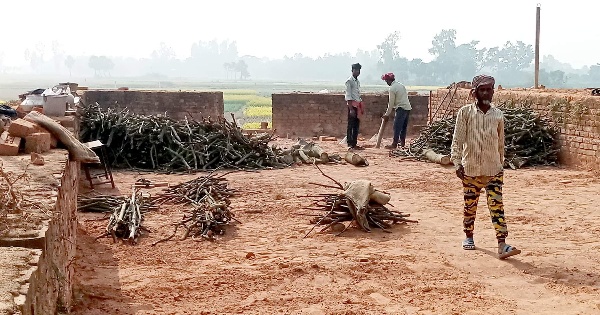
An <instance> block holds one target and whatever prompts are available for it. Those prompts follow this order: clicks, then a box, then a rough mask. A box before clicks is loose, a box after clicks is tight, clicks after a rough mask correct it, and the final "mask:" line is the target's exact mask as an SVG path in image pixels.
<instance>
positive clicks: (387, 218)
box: [305, 194, 417, 237]
mask: <svg viewBox="0 0 600 315" xmlns="http://www.w3.org/2000/svg"><path fill="white" fill-rule="evenodd" d="M309 197H316V198H317V199H316V200H315V201H314V203H313V204H312V205H311V206H310V207H308V208H306V209H309V210H315V211H320V212H325V213H321V214H318V215H315V216H314V218H313V219H311V220H310V223H311V224H314V225H315V226H319V225H321V226H324V227H323V228H322V229H321V230H320V231H319V232H320V233H322V232H325V231H327V230H328V229H331V230H333V231H337V232H339V234H338V235H340V234H342V233H343V232H344V231H346V230H347V229H348V228H349V227H350V225H351V224H348V225H347V226H346V225H344V223H343V222H352V221H354V220H356V214H354V213H353V211H352V210H351V206H348V202H349V200H348V197H346V196H345V195H344V194H320V195H315V196H309ZM365 217H366V220H367V222H368V223H369V225H370V226H376V227H379V228H381V229H382V230H383V231H384V232H390V231H389V230H388V229H389V228H391V227H392V225H393V224H396V223H407V222H413V223H416V222H417V221H415V220H409V219H407V218H408V217H410V214H406V213H402V212H400V211H394V210H390V209H388V208H387V207H386V206H385V205H381V204H379V203H377V202H374V201H371V202H370V203H369V205H368V209H367V210H366V213H365ZM313 229H314V227H313ZM310 232H312V229H311V231H310ZM310 232H309V233H308V234H310ZM308 234H307V235H306V236H308ZM306 236H305V237H306Z"/></svg>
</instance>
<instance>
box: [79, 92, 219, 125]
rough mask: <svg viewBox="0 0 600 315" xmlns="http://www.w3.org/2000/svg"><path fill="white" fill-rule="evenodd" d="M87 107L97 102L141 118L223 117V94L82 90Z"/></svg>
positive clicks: (102, 105) (197, 118)
mask: <svg viewBox="0 0 600 315" xmlns="http://www.w3.org/2000/svg"><path fill="white" fill-rule="evenodd" d="M82 100H83V103H84V104H93V103H98V104H99V105H100V107H101V108H103V109H106V108H116V109H123V108H127V109H129V110H130V111H132V112H133V113H136V114H141V115H164V114H167V115H168V116H169V117H171V118H174V119H184V118H185V117H186V116H187V117H188V119H190V118H193V119H196V120H200V119H201V118H203V117H209V116H210V117H213V118H215V117H221V116H223V112H224V107H223V92H191V91H180V92H175V91H136V90H86V91H82Z"/></svg>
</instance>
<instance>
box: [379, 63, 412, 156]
mask: <svg viewBox="0 0 600 315" xmlns="http://www.w3.org/2000/svg"><path fill="white" fill-rule="evenodd" d="M381 79H382V80H383V81H385V82H386V83H387V85H388V86H389V87H390V93H389V101H388V107H387V110H386V111H385V114H384V115H383V119H389V117H390V115H391V114H392V110H394V112H395V115H394V138H393V140H392V144H391V145H386V146H385V148H386V149H396V148H397V147H398V144H400V146H401V147H404V145H405V144H406V129H407V128H408V117H409V115H410V110H411V109H412V107H411V106H410V101H409V100H408V93H407V92H406V87H405V86H404V85H402V84H400V83H398V82H396V76H395V75H394V74H393V73H391V72H390V73H386V74H384V75H382V76H381ZM398 141H400V142H398Z"/></svg>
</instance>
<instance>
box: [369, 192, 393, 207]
mask: <svg viewBox="0 0 600 315" xmlns="http://www.w3.org/2000/svg"><path fill="white" fill-rule="evenodd" d="M370 199H371V201H374V202H376V203H378V204H380V205H387V204H388V202H390V199H392V196H390V195H388V194H386V193H383V192H381V191H378V190H375V191H374V192H373V193H372V194H371V196H370Z"/></svg>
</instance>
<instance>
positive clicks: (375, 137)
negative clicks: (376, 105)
mask: <svg viewBox="0 0 600 315" xmlns="http://www.w3.org/2000/svg"><path fill="white" fill-rule="evenodd" d="M387 122H388V117H381V126H379V132H377V133H376V134H374V135H373V136H372V137H371V139H369V141H371V142H372V141H377V144H376V145H375V148H377V149H379V147H381V138H383V131H384V130H385V126H386V125H387Z"/></svg>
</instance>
